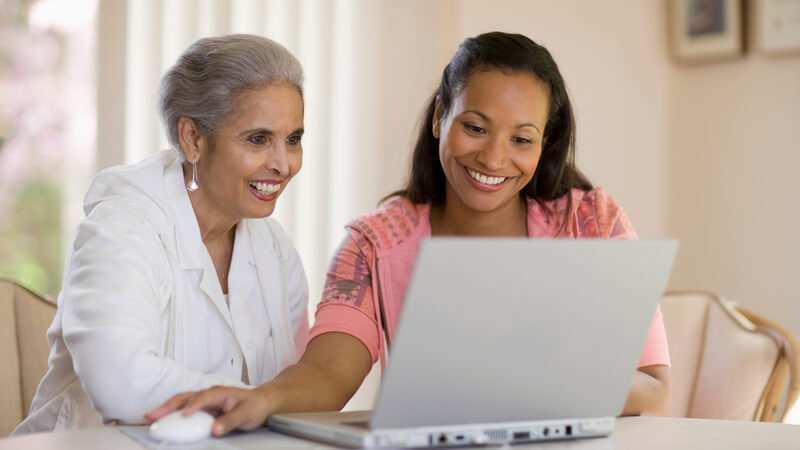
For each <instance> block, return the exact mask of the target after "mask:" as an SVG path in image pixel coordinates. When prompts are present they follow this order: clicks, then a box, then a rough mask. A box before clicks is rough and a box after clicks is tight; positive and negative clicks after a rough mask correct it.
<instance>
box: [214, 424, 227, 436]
mask: <svg viewBox="0 0 800 450" xmlns="http://www.w3.org/2000/svg"><path fill="white" fill-rule="evenodd" d="M223 431H225V427H224V426H223V425H222V424H217V425H214V434H215V435H217V436H219V435H221V434H222V432H223Z"/></svg>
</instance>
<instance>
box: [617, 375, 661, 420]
mask: <svg viewBox="0 0 800 450" xmlns="http://www.w3.org/2000/svg"><path fill="white" fill-rule="evenodd" d="M622 415H623V416H645V415H646V416H667V415H669V366H662V365H658V366H646V367H640V368H639V370H637V371H636V374H635V375H634V377H633V384H632V385H631V389H630V391H629V392H628V398H627V400H625V407H624V408H623V410H622Z"/></svg>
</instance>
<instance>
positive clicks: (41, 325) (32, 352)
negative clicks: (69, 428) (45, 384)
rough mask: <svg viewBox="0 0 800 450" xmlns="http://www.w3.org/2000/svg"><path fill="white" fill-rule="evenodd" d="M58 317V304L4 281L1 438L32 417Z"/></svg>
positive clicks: (0, 295) (0, 292) (0, 284)
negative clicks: (50, 335)
mask: <svg viewBox="0 0 800 450" xmlns="http://www.w3.org/2000/svg"><path fill="white" fill-rule="evenodd" d="M55 314H56V303H55V301H54V300H52V299H50V298H45V297H42V296H39V295H37V294H35V293H33V292H31V291H30V290H28V289H26V288H24V287H22V286H20V285H19V284H17V283H14V282H13V281H10V280H6V279H2V278H0V342H4V344H3V345H2V346H0V361H2V363H0V399H2V401H0V437H5V436H8V435H9V433H11V431H13V430H14V428H15V427H16V426H17V425H18V424H19V423H20V422H21V421H22V419H24V418H25V417H26V416H27V415H28V411H29V410H30V407H31V401H32V400H33V396H34V394H35V393H36V388H37V387H38V385H39V381H41V379H42V377H43V376H44V374H45V372H46V371H47V358H48V355H49V354H50V346H49V345H48V344H47V338H46V332H47V328H48V327H49V326H50V323H51V322H52V321H53V317H54V316H55Z"/></svg>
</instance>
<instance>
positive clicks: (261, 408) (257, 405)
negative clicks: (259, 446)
mask: <svg viewBox="0 0 800 450" xmlns="http://www.w3.org/2000/svg"><path fill="white" fill-rule="evenodd" d="M240 394H243V397H242V398H241V399H240V400H241V401H239V402H237V403H236V404H235V405H233V407H232V409H230V412H227V413H225V414H224V415H222V416H220V417H218V418H217V420H215V421H214V429H213V432H214V435H215V436H221V435H223V434H225V433H228V432H230V431H232V430H245V431H246V430H252V429H255V428H258V427H260V426H262V425H264V423H265V422H266V421H267V416H269V414H270V413H271V412H272V408H271V407H270V404H269V402H267V401H266V400H265V399H263V398H261V396H260V395H259V394H258V393H257V392H256V391H252V390H250V391H244V392H243V393H240Z"/></svg>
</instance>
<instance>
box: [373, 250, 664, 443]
mask: <svg viewBox="0 0 800 450" xmlns="http://www.w3.org/2000/svg"><path fill="white" fill-rule="evenodd" d="M676 251H677V241H675V240H661V241H645V240H640V241H621V240H533V239H515V238H490V239H483V238H432V239H429V240H427V241H424V242H423V243H422V244H421V247H420V250H419V253H418V255H417V262H416V264H415V267H414V271H413V274H412V278H411V281H410V285H409V288H408V291H407V294H406V300H405V303H404V305H403V311H402V314H401V318H400V322H399V325H398V329H397V333H396V335H395V336H396V339H395V342H394V344H393V346H392V348H391V356H390V358H389V361H388V366H387V369H386V373H385V374H384V377H383V381H382V386H381V389H380V393H379V396H378V400H377V403H376V406H375V409H374V411H373V414H372V417H371V420H370V427H371V428H373V429H386V428H408V427H429V426H433V425H456V424H476V423H499V422H518V421H531V420H551V419H559V418H587V417H604V416H605V417H607V416H616V415H618V414H619V413H620V412H621V411H622V407H623V404H624V402H625V399H626V397H627V392H628V389H629V388H630V385H631V381H632V378H633V374H634V371H635V369H636V367H637V362H638V361H639V358H640V356H641V353H642V350H643V347H644V342H645V339H646V336H647V334H648V330H649V329H650V325H651V322H652V319H653V315H654V313H655V310H656V305H657V304H658V302H659V300H660V298H661V295H662V293H663V291H664V288H665V286H666V283H667V279H668V276H669V273H670V268H671V266H672V262H673V259H674V257H675V253H676Z"/></svg>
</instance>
